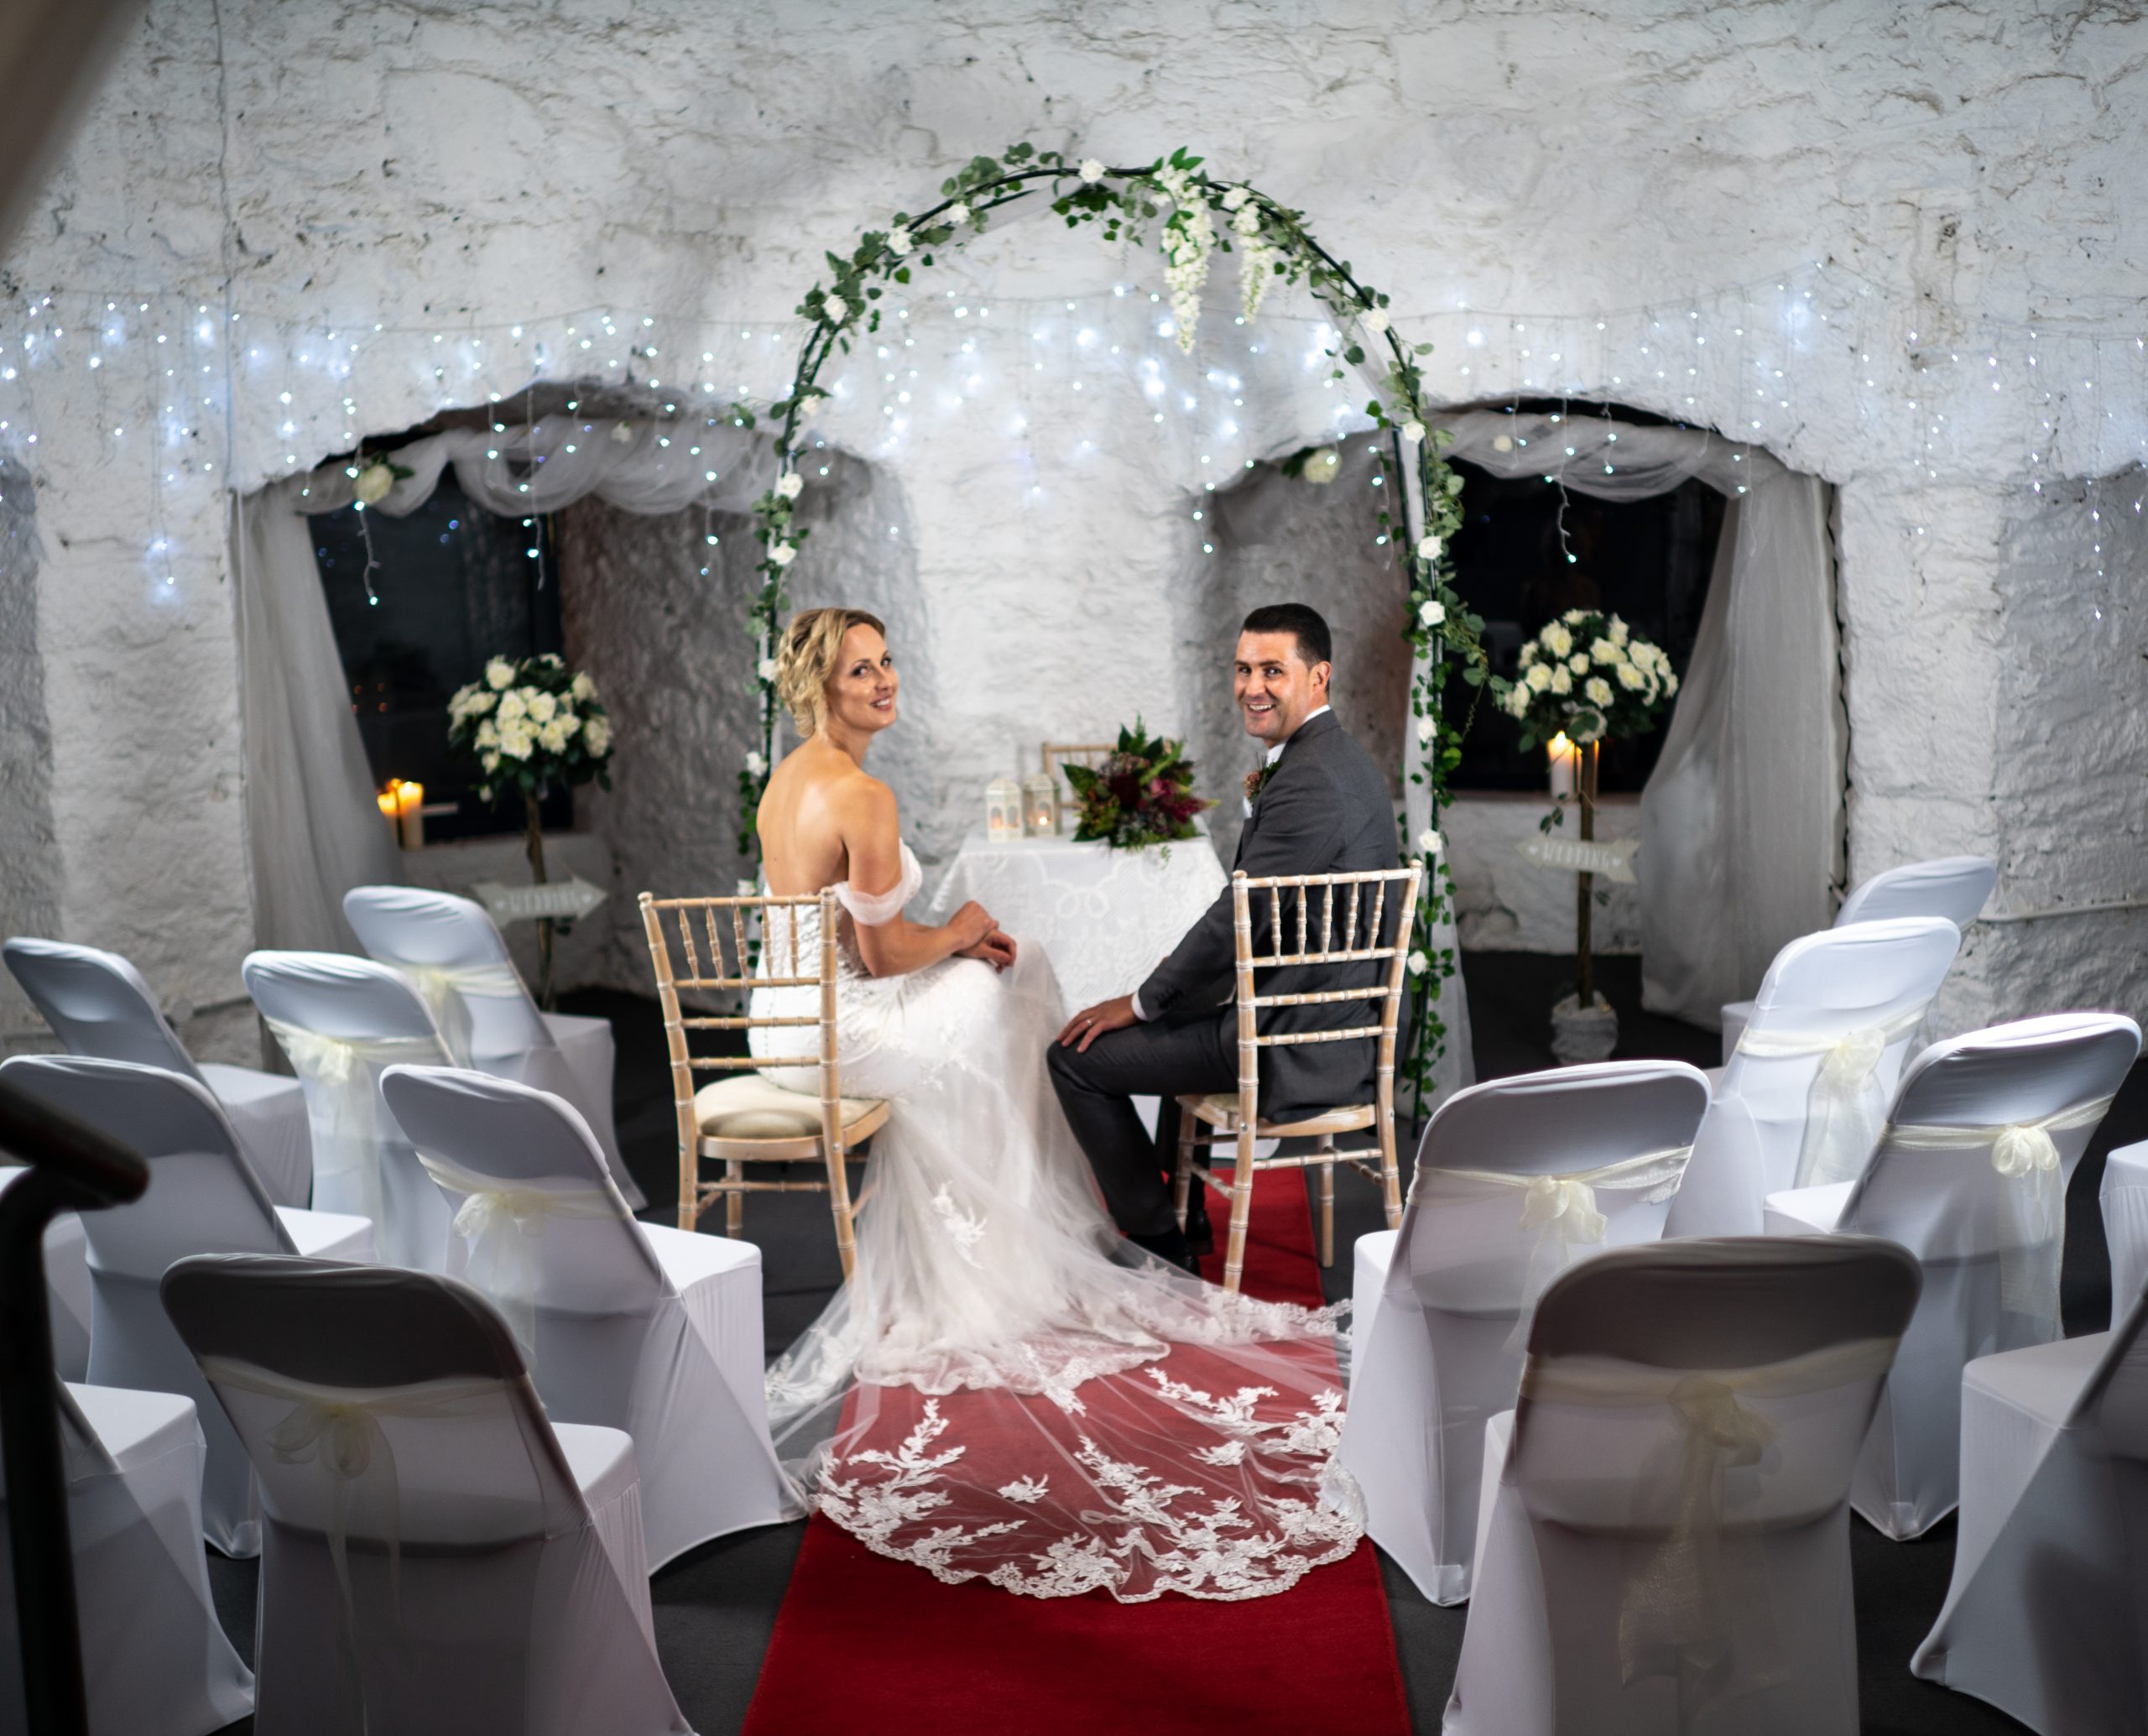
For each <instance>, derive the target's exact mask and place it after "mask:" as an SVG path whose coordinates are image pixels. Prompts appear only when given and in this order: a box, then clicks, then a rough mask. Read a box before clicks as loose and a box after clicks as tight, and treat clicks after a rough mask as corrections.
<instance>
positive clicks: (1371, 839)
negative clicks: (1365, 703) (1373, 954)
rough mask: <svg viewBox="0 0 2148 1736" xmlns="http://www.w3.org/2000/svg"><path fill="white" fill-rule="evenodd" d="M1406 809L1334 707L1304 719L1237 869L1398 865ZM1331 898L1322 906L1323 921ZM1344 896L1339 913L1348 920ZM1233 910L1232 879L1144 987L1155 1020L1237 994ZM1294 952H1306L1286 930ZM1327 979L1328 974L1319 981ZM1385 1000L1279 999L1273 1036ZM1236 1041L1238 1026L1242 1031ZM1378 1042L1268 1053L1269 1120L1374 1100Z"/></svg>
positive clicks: (1263, 982)
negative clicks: (1296, 1002)
mask: <svg viewBox="0 0 2148 1736" xmlns="http://www.w3.org/2000/svg"><path fill="white" fill-rule="evenodd" d="M1396 861H1397V857H1396V852H1395V810H1394V805H1393V800H1392V798H1391V797H1390V796H1389V793H1388V783H1387V779H1386V776H1385V774H1383V773H1382V772H1381V770H1380V769H1379V766H1378V765H1376V764H1374V761H1373V758H1372V756H1371V755H1370V754H1369V753H1366V752H1365V750H1364V749H1363V748H1361V747H1359V746H1358V744H1357V743H1356V742H1354V741H1353V740H1352V739H1351V738H1350V736H1349V733H1348V731H1346V730H1345V729H1344V728H1343V726H1342V724H1341V723H1340V722H1337V719H1336V716H1335V713H1334V712H1323V713H1322V715H1321V716H1319V717H1313V718H1311V719H1309V720H1308V721H1307V722H1304V723H1302V724H1301V725H1299V727H1298V732H1297V733H1296V735H1294V736H1292V737H1291V738H1290V743H1289V744H1288V745H1287V746H1286V747H1285V748H1284V749H1283V754H1282V757H1281V758H1280V759H1278V760H1277V761H1276V762H1275V770H1274V771H1272V772H1270V774H1269V776H1268V781H1267V782H1266V783H1265V784H1264V785H1262V786H1261V790H1260V794H1259V796H1258V797H1256V798H1255V799H1254V804H1253V816H1252V817H1251V818H1250V819H1249V820H1248V821H1246V823H1245V830H1244V831H1243V832H1241V833H1240V834H1239V836H1238V856H1237V858H1236V859H1235V861H1234V862H1233V864H1232V866H1233V868H1239V869H1243V870H1244V872H1245V873H1247V875H1249V877H1253V878H1259V877H1260V876H1262V875H1266V874H1327V873H1344V872H1348V871H1351V870H1363V869H1367V868H1393V867H1395V865H1396ZM1398 903H1399V899H1397V897H1396V896H1395V892H1393V891H1390V893H1389V897H1388V900H1387V909H1388V911H1389V916H1388V920H1387V930H1388V934H1387V936H1383V938H1389V937H1391V936H1392V935H1393V932H1394V928H1395V922H1394V914H1393V913H1394V912H1395V909H1396V906H1397V904H1398ZM1269 908H1270V903H1269V899H1268V898H1267V897H1266V896H1265V895H1256V896H1255V898H1254V911H1253V916H1254V935H1253V944H1254V953H1255V955H1256V956H1258V955H1259V953H1260V952H1261V951H1264V950H1265V949H1266V947H1267V946H1268V944H1269V942H1268V922H1269ZM1320 908H1321V907H1320V904H1319V903H1318V902H1317V901H1316V902H1315V904H1314V905H1313V907H1312V916H1313V920H1314V921H1315V922H1317V921H1318V920H1319V913H1320ZM1342 915H1343V911H1342V908H1341V907H1340V905H1338V908H1337V918H1336V920H1337V922H1338V923H1339V922H1340V921H1341V920H1342ZM1284 920H1285V923H1286V924H1287V925H1288V926H1289V928H1290V930H1295V929H1296V908H1295V904H1293V903H1291V902H1290V901H1288V900H1287V899H1286V902H1285V905H1284ZM1232 928H1233V915H1232V908H1231V891H1230V889H1229V888H1228V886H1227V887H1225V888H1224V889H1223V892H1222V893H1221V894H1219V895H1218V896H1217V899H1216V902H1215V903H1214V904H1211V905H1210V906H1209V907H1208V909H1207V911H1206V912H1204V913H1203V915H1202V917H1201V920H1199V921H1197V922H1196V923H1195V924H1194V925H1193V926H1192V927H1191V928H1190V929H1188V930H1187V931H1186V937H1185V938H1184V939H1183V940H1181V941H1180V942H1179V943H1178V945H1177V946H1176V947H1175V948H1173V949H1172V951H1171V955H1170V957H1168V958H1166V959H1165V961H1164V962H1162V963H1161V964H1160V965H1158V966H1157V967H1156V968H1155V971H1154V972H1151V973H1150V977H1149V979H1148V981H1147V982H1145V983H1143V984H1142V985H1141V1010H1142V1011H1143V1012H1144V1013H1146V1014H1148V1015H1149V1016H1150V1018H1152V1019H1154V1018H1160V1017H1163V1016H1165V1015H1166V1014H1169V1015H1171V1016H1175V1017H1178V1018H1184V1017H1185V1016H1186V1014H1189V1013H1191V1012H1193V1011H1195V1010H1196V1009H1201V1008H1204V1007H1212V1006H1216V1005H1218V1004H1221V1003H1224V1002H1228V1001H1229V1000H1230V999H1231V998H1232V990H1233V987H1234V986H1235V982H1236V972H1237V957H1238V955H1237V952H1236V950H1235V948H1234V947H1233V943H1232V938H1231V936H1232ZM1283 950H1284V951H1285V952H1289V951H1295V950H1296V940H1295V935H1291V934H1286V936H1285V944H1284V949H1283ZM1383 968H1384V967H1383V966H1382V965H1381V964H1363V965H1350V966H1333V965H1319V966H1310V967H1300V968H1295V969H1294V968H1290V967H1285V968H1284V969H1282V970H1273V971H1264V972H1261V974H1260V977H1259V993H1262V994H1264V995H1265V994H1295V993H1301V992H1302V991H1303V990H1305V989H1308V988H1355V987H1369V986H1371V985H1372V984H1374V983H1378V982H1379V981H1380V980H1381V972H1382V970H1383ZM1316 979H1317V980H1316ZM1378 1006H1379V1003H1378V1002H1374V1001H1337V1002H1331V1003H1328V1004H1325V1005H1313V1006H1306V1007H1279V1008H1277V1009H1275V1010H1274V1011H1273V1012H1271V1013H1269V1014H1266V1016H1265V1017H1264V1018H1263V1019H1262V1020H1261V1026H1260V1029H1261V1033H1262V1035H1269V1034H1270V1033H1271V1032H1275V1031H1296V1030H1336V1029H1337V1028H1340V1027H1343V1026H1346V1025H1353V1024H1372V1023H1374V1014H1375V1012H1376V1009H1377V1008H1378ZM1232 1043H1233V1047H1234V1046H1235V1043H1236V1036H1235V1031H1233V1037H1232ZM1375 1059H1376V1057H1375V1052H1374V1045H1373V1044H1372V1043H1371V1042H1370V1041H1364V1042H1341V1043H1302V1044H1290V1045H1283V1046H1280V1047H1277V1048H1272V1049H1263V1050H1261V1051H1260V1113H1261V1114H1262V1116H1263V1117H1264V1118H1266V1119H1269V1120H1279V1119H1285V1118H1289V1117H1290V1116H1292V1115H1296V1114H1302V1113H1310V1112H1312V1111H1316V1110H1320V1109H1326V1108H1333V1107H1334V1106H1336V1105H1337V1104H1341V1103H1369V1102H1370V1101H1371V1100H1372V1091H1373V1074H1374V1066H1375Z"/></svg>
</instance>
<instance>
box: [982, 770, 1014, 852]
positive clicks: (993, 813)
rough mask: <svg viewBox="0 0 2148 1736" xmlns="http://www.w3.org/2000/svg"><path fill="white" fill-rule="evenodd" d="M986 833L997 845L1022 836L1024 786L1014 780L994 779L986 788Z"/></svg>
mask: <svg viewBox="0 0 2148 1736" xmlns="http://www.w3.org/2000/svg"><path fill="white" fill-rule="evenodd" d="M984 832H985V836H986V837H988V838H989V839H991V841H992V842H993V843H995V844H1004V843H1006V842H1009V841H1010V840H1012V839H1014V838H1019V837H1021V835H1022V786H1021V785H1019V784H1017V783H1016V782H1015V781H1014V779H1012V778H994V779H993V780H992V781H991V782H990V783H989V784H988V785H985V786H984Z"/></svg>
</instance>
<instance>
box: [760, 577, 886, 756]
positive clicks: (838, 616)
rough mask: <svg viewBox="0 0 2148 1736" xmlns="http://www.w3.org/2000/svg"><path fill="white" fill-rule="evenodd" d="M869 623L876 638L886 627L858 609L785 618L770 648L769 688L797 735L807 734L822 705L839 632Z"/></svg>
mask: <svg viewBox="0 0 2148 1736" xmlns="http://www.w3.org/2000/svg"><path fill="white" fill-rule="evenodd" d="M853 627H869V628H872V629H873V632H875V633H878V634H879V635H880V637H881V638H882V639H885V638H886V637H887V636H888V629H887V628H885V627H884V626H882V625H881V624H880V618H879V617H878V615H868V614H867V613H865V611H864V610H863V609H803V610H800V612H799V613H797V614H795V615H793V616H792V617H791V618H790V625H789V626H788V627H786V628H784V630H783V642H782V643H781V644H779V645H778V646H777V647H776V652H775V691H776V692H777V694H778V695H779V696H780V697H781V698H782V700H783V702H784V704H785V705H786V706H790V717H791V721H792V722H795V723H796V724H797V726H798V735H799V739H800V740H801V741H804V740H807V739H809V738H811V737H812V736H813V734H814V733H815V732H817V731H818V730H819V728H820V727H821V717H822V716H823V714H824V713H825V712H826V709H827V691H828V683H829V681H830V680H832V679H833V678H834V675H835V672H836V665H837V663H838V662H839V661H840V660H841V659H842V636H843V635H844V634H845V633H848V632H849V631H850V629H851V628H853Z"/></svg>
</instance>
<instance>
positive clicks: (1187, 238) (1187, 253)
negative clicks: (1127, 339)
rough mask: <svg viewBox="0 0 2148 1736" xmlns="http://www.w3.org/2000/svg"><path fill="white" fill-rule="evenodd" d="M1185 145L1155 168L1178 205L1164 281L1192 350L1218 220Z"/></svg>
mask: <svg viewBox="0 0 2148 1736" xmlns="http://www.w3.org/2000/svg"><path fill="white" fill-rule="evenodd" d="M1185 157H1186V154H1185V153H1184V152H1183V151H1176V152H1174V153H1172V155H1171V160H1170V161H1169V162H1168V163H1165V164H1164V165H1163V166H1162V167H1160V169H1157V170H1156V185H1158V186H1160V187H1161V188H1162V189H1163V190H1164V191H1165V193H1166V194H1168V195H1170V202H1171V205H1172V206H1173V207H1174V208H1173V210H1172V211H1171V215H1170V220H1169V221H1168V222H1165V225H1164V233H1163V248H1164V287H1165V289H1167V290H1168V291H1169V292H1170V299H1171V321H1172V324H1173V326H1174V327H1175V328H1176V330H1175V332H1174V336H1176V338H1177V339H1178V347H1179V348H1180V349H1181V350H1182V351H1184V352H1186V354H1188V355H1191V354H1192V353H1193V343H1194V338H1195V336H1196V334H1197V332H1198V331H1199V330H1200V327H1201V292H1202V289H1203V288H1205V287H1206V286H1207V282H1208V256H1209V254H1210V253H1212V252H1213V251H1214V250H1215V246H1216V222H1215V219H1214V218H1213V217H1212V216H1210V214H1209V211H1208V201H1207V198H1206V197H1205V196H1204V195H1202V192H1201V190H1199V188H1198V187H1197V185H1195V183H1194V179H1193V169H1194V164H1197V163H1198V162H1199V161H1200V159H1198V158H1195V159H1191V161H1186V160H1185Z"/></svg>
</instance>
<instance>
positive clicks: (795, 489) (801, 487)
mask: <svg viewBox="0 0 2148 1736" xmlns="http://www.w3.org/2000/svg"><path fill="white" fill-rule="evenodd" d="M775 492H776V494H777V496H778V498H780V499H784V500H795V499H797V498H798V497H799V496H800V495H801V494H803V493H805V477H801V476H800V475H799V474H798V472H796V471H795V470H786V471H785V472H784V473H783V474H782V475H781V476H779V477H777V478H776V479H775Z"/></svg>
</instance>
